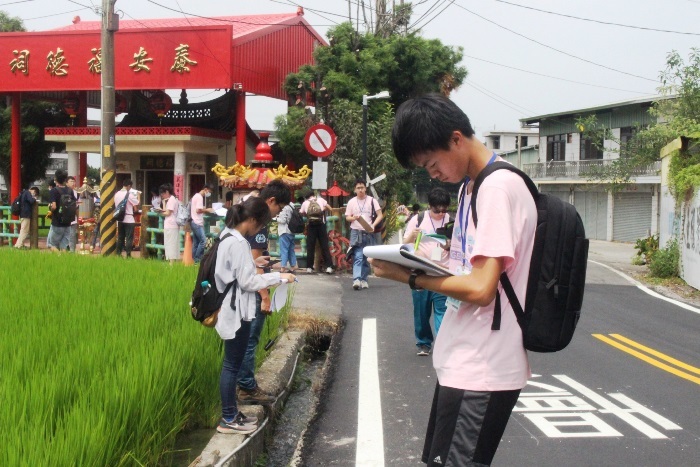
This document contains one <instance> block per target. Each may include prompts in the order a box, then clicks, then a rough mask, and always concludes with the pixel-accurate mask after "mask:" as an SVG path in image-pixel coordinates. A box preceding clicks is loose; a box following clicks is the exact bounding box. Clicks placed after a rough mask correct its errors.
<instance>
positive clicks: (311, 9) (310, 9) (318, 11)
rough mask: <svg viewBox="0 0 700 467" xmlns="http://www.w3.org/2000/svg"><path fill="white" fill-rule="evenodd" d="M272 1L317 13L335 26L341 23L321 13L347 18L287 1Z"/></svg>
mask: <svg viewBox="0 0 700 467" xmlns="http://www.w3.org/2000/svg"><path fill="white" fill-rule="evenodd" d="M270 1H271V2H273V3H279V4H281V5H294V6H297V7H301V8H303V9H304V11H307V10H308V11H310V12H312V13H315V14H316V15H318V16H320V17H321V18H323V19H325V20H326V21H330V22H331V23H335V24H339V23H338V22H337V21H333V20H332V19H330V18H326V17H325V16H323V15H322V14H321V13H325V14H327V15H333V16H340V17H341V18H345V15H339V14H338V13H331V12H329V11H322V10H315V9H313V8H307V7H305V6H303V5H300V4H298V3H294V2H291V1H286V2H281V1H279V0H270Z"/></svg>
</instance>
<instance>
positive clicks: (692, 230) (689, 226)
mask: <svg viewBox="0 0 700 467" xmlns="http://www.w3.org/2000/svg"><path fill="white" fill-rule="evenodd" d="M678 246H679V247H680V250H681V277H682V278H683V280H684V281H686V282H687V283H688V285H691V286H693V287H695V288H696V289H700V195H698V194H696V195H695V196H694V197H693V198H692V199H691V200H690V201H689V202H687V203H684V205H683V210H682V219H681V235H680V241H679V245H678Z"/></svg>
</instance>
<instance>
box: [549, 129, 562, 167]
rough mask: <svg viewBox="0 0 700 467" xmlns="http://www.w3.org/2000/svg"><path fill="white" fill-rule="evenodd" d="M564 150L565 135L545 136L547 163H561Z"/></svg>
mask: <svg viewBox="0 0 700 467" xmlns="http://www.w3.org/2000/svg"><path fill="white" fill-rule="evenodd" d="M565 150H566V135H564V134H561V135H551V136H547V161H563V160H564V151H565Z"/></svg>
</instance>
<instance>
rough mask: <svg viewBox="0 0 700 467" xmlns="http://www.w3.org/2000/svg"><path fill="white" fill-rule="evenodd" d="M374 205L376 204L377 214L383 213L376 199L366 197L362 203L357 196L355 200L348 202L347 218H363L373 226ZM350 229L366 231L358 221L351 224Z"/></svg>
mask: <svg viewBox="0 0 700 467" xmlns="http://www.w3.org/2000/svg"><path fill="white" fill-rule="evenodd" d="M372 204H374V210H375V212H377V213H378V212H379V211H381V208H380V207H379V203H378V202H377V200H376V199H374V198H372V197H371V196H365V199H363V200H362V201H360V200H358V199H357V196H355V197H354V198H353V199H351V200H350V201H348V205H347V207H346V208H345V215H346V216H362V217H364V218H365V220H366V221H367V223H368V224H370V225H372ZM350 228H351V229H355V230H365V229H363V228H362V224H360V223H359V222H357V221H352V222H351V223H350Z"/></svg>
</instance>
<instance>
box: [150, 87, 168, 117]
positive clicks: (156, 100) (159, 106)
mask: <svg viewBox="0 0 700 467" xmlns="http://www.w3.org/2000/svg"><path fill="white" fill-rule="evenodd" d="M148 104H149V105H150V106H151V110H152V111H153V113H155V114H156V115H158V118H163V117H164V116H165V114H167V113H168V111H169V110H170V107H172V106H173V100H172V99H171V98H170V96H169V95H167V94H166V93H164V92H163V91H156V92H154V93H153V94H152V95H151V97H150V98H149V99H148Z"/></svg>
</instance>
